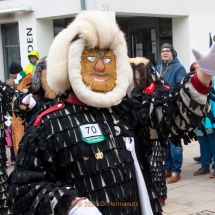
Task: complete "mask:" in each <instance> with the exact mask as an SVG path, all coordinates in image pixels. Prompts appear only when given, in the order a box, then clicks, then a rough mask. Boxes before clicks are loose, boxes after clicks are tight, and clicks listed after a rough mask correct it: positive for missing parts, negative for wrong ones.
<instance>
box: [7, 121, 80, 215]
mask: <svg viewBox="0 0 215 215" xmlns="http://www.w3.org/2000/svg"><path fill="white" fill-rule="evenodd" d="M44 130H45V125H41V126H39V127H36V126H30V127H29V128H28V129H27V130H26V133H25V136H24V137H23V139H22V141H21V147H20V149H19V153H18V157H17V162H16V166H15V168H14V171H13V172H12V174H11V176H10V179H9V183H10V187H9V200H10V201H12V211H13V214H14V215H18V214H44V215H45V214H62V215H63V214H67V210H68V208H69V206H70V204H71V202H72V200H73V199H75V197H76V196H77V193H76V191H75V189H74V188H72V187H71V185H67V184H64V183H63V182H64V181H63V179H62V174H60V173H59V171H60V167H59V163H58V162H59V160H60V159H61V158H59V157H57V153H56V150H54V148H55V147H57V146H54V141H53V138H49V140H47V136H46V133H45V131H44ZM50 144H51V146H52V147H50ZM71 184H72V182H71Z"/></svg>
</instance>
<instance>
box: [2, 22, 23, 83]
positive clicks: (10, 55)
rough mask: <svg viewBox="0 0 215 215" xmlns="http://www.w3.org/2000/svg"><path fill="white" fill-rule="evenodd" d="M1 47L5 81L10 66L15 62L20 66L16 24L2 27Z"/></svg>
mask: <svg viewBox="0 0 215 215" xmlns="http://www.w3.org/2000/svg"><path fill="white" fill-rule="evenodd" d="M2 45H3V59H4V75H5V79H7V78H9V76H10V74H9V67H10V64H11V63H12V62H13V61H15V62H17V63H19V64H21V58H20V44H19V28H18V23H11V24H5V25H2Z"/></svg>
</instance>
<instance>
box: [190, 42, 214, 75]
mask: <svg viewBox="0 0 215 215" xmlns="http://www.w3.org/2000/svg"><path fill="white" fill-rule="evenodd" d="M192 52H193V55H194V56H195V58H196V62H197V64H198V67H199V68H200V69H201V71H202V72H204V73H205V74H208V75H211V76H214V75H215V63H214V59H215V43H213V45H212V46H211V47H210V49H209V50H208V51H207V52H202V53H200V52H199V51H197V50H196V49H195V48H192Z"/></svg>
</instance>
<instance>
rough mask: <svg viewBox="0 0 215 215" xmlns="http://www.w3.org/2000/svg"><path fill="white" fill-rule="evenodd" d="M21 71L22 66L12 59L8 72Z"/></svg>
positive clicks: (15, 72) (16, 72)
mask: <svg viewBox="0 0 215 215" xmlns="http://www.w3.org/2000/svg"><path fill="white" fill-rule="evenodd" d="M21 71H23V68H22V67H21V65H20V64H18V63H16V62H14V61H13V62H12V63H11V64H10V67H9V73H10V74H18V73H19V72H21Z"/></svg>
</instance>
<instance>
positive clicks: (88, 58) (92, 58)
mask: <svg viewBox="0 0 215 215" xmlns="http://www.w3.org/2000/svg"><path fill="white" fill-rule="evenodd" d="M87 60H89V61H90V62H94V61H95V60H96V58H95V57H87Z"/></svg>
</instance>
